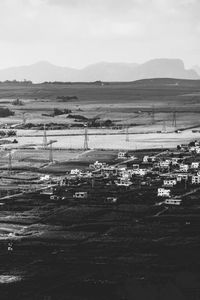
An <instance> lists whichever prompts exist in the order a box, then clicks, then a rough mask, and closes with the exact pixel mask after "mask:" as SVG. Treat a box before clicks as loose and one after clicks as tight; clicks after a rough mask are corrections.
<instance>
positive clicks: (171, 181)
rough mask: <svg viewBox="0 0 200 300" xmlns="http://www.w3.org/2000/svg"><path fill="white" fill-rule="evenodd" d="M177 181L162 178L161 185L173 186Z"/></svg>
mask: <svg viewBox="0 0 200 300" xmlns="http://www.w3.org/2000/svg"><path fill="white" fill-rule="evenodd" d="M176 183H177V181H176V179H164V181H163V185H164V186H165V187H166V186H167V187H173V186H174V185H176Z"/></svg>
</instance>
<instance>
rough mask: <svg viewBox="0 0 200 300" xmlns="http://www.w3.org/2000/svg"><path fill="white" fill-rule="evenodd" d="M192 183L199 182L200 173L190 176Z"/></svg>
mask: <svg viewBox="0 0 200 300" xmlns="http://www.w3.org/2000/svg"><path fill="white" fill-rule="evenodd" d="M192 184H200V175H193V176H192Z"/></svg>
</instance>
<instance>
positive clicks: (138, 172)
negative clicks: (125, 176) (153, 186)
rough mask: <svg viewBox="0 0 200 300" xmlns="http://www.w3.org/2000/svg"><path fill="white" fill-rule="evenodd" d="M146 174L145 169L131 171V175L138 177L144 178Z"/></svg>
mask: <svg viewBox="0 0 200 300" xmlns="http://www.w3.org/2000/svg"><path fill="white" fill-rule="evenodd" d="M147 173H148V170H147V169H137V170H133V174H135V175H139V176H145V175H146V174H147Z"/></svg>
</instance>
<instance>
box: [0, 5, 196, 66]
mask: <svg viewBox="0 0 200 300" xmlns="http://www.w3.org/2000/svg"><path fill="white" fill-rule="evenodd" d="M0 53H1V55H0V68H4V67H9V66H13V65H24V64H30V63H34V62H37V61H40V60H48V61H50V62H52V63H54V64H57V65H61V66H70V67H83V66H85V65H87V64H90V63H95V62H99V61H111V62H113V61H116V62H144V61H146V60H149V59H152V58H157V57H167V58H181V59H183V60H184V62H185V64H186V67H191V66H192V65H194V64H199V65H200V0H0Z"/></svg>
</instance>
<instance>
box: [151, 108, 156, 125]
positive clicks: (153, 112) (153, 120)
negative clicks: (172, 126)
mask: <svg viewBox="0 0 200 300" xmlns="http://www.w3.org/2000/svg"><path fill="white" fill-rule="evenodd" d="M154 123H155V107H154V105H153V106H152V112H151V124H154Z"/></svg>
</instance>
